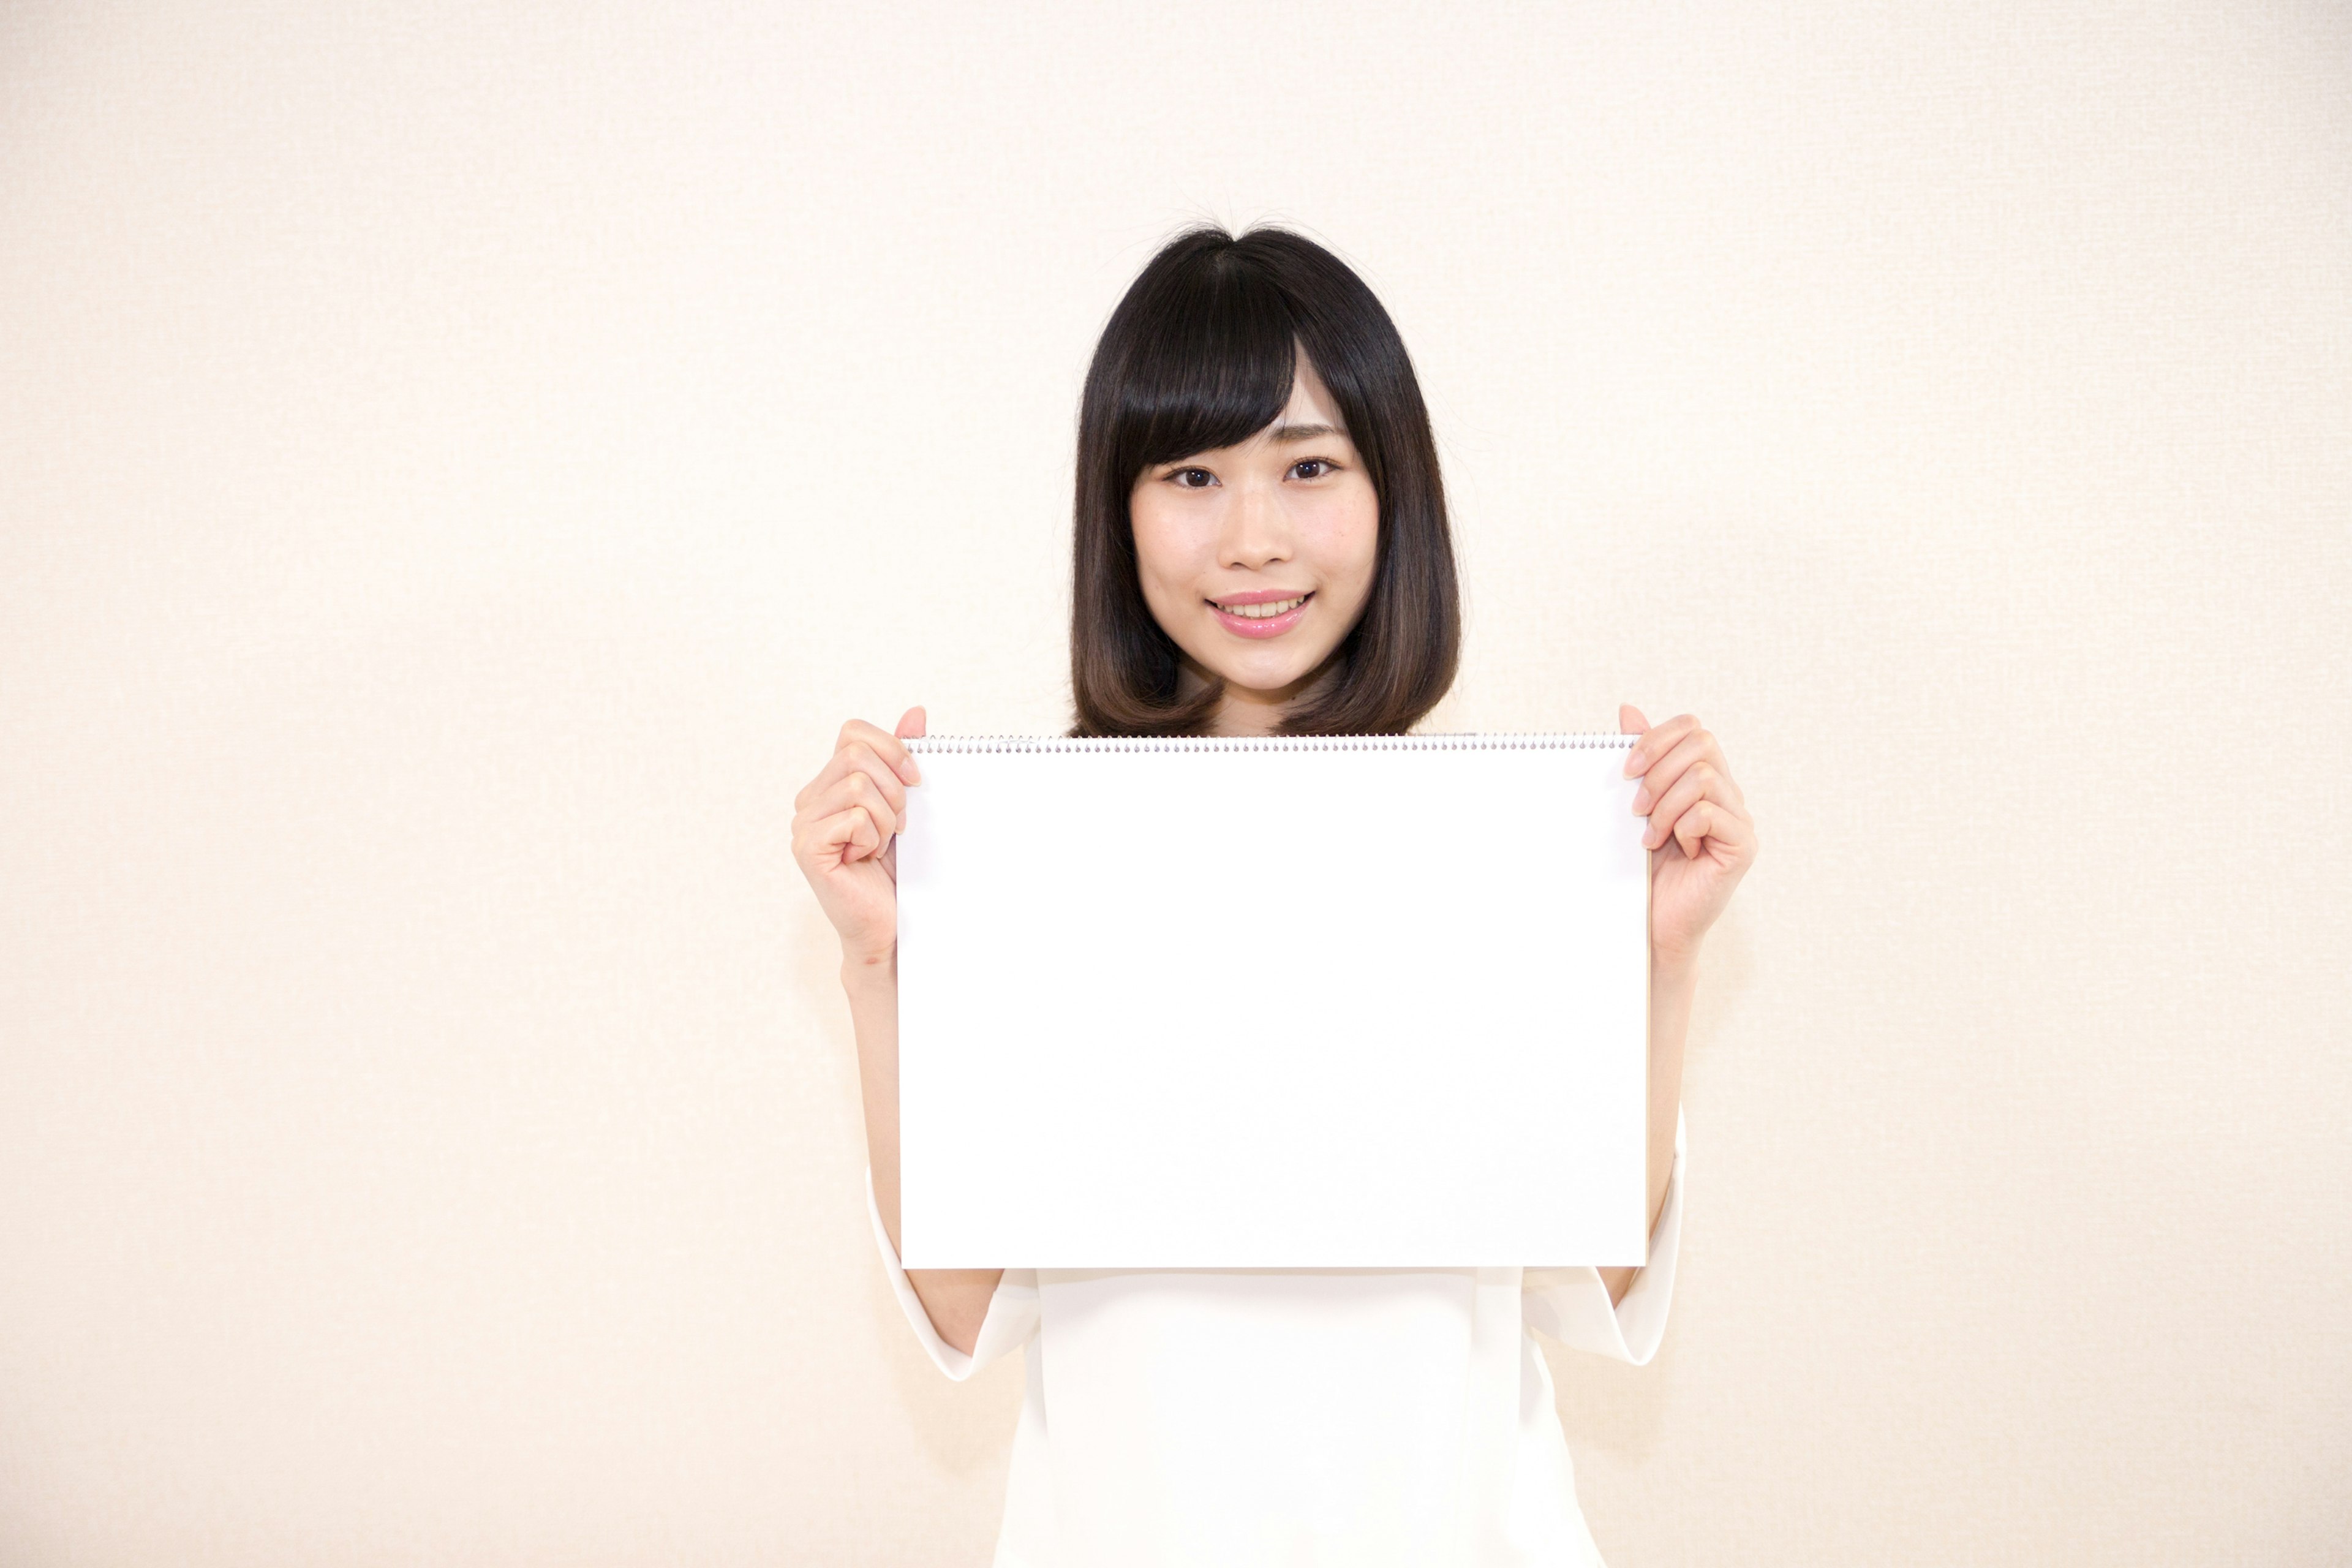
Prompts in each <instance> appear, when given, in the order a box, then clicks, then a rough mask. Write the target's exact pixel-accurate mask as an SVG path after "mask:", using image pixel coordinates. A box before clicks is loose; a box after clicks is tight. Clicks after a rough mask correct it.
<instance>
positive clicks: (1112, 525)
mask: <svg viewBox="0 0 2352 1568" xmlns="http://www.w3.org/2000/svg"><path fill="white" fill-rule="evenodd" d="M1302 349H1303V350H1304V351H1305V353H1306V355H1307V360H1308V362H1309V363H1312V364H1313V365H1314V366H1315V370H1316V373H1317V374H1318V375H1320V376H1321V377H1322V378H1323V383H1324V384H1325V385H1326V386H1328V387H1329V388H1330V391H1331V397H1332V400H1333V402H1334V403H1336V404H1337V405H1339V417H1340V418H1341V419H1342V420H1343V421H1345V422H1346V424H1347V427H1348V437H1349V439H1350V440H1351V441H1353V442H1354V443H1355V447H1356V450H1357V452H1358V453H1360V455H1361V456H1362V458H1363V461H1364V466H1365V469H1366V477H1367V478H1369V479H1370V480H1371V482H1372V489H1373V492H1374V493H1375V494H1376V495H1377V496H1378V497H1379V498H1380V523H1379V533H1378V538H1377V541H1376V544H1375V550H1376V552H1377V555H1376V560H1375V564H1374V566H1373V571H1372V585H1371V590H1370V594H1369V595H1368V596H1367V598H1366V601H1365V605H1364V611H1363V615H1362V616H1361V617H1360V619H1359V620H1358V621H1357V623H1356V626H1355V627H1354V629H1353V630H1352V631H1350V632H1349V635H1348V637H1346V638H1345V639H1344V640H1343V641H1342V642H1341V643H1340V645H1339V647H1338V648H1337V649H1336V650H1334V652H1333V655H1332V658H1334V659H1336V660H1338V661H1339V664H1340V666H1341V668H1340V670H1339V674H1338V677H1337V679H1334V680H1333V681H1332V682H1331V683H1330V684H1329V685H1328V687H1327V688H1326V689H1325V690H1323V691H1322V692H1320V693H1318V695H1317V696H1316V698H1315V699H1314V700H1312V701H1311V702H1309V703H1307V704H1304V705H1302V706H1300V707H1297V708H1294V709H1293V710H1290V711H1289V712H1287V713H1286V714H1285V715H1284V717H1283V719H1282V721H1281V723H1280V725H1279V730H1280V731H1281V732H1283V733H1286V734H1294V735H1374V734H1402V733H1403V732H1404V731H1407V730H1409V729H1411V728H1412V726H1413V724H1414V723H1416V722H1418V721H1420V719H1421V718H1422V717H1423V715H1424V714H1426V713H1427V712H1428V711H1429V710H1430V709H1432V708H1433V707H1435V706H1436V705H1437V700H1438V699H1439V698H1441V697H1443V696H1444V695H1445V690H1446V688H1447V687H1449V686H1451V685H1453V684H1454V666H1455V664H1456V662H1457V661H1458V659H1459V657H1460V651H1461V642H1462V605H1461V594H1460V589H1459V587H1458V586H1457V584H1456V582H1455V578H1454V542H1453V535H1452V532H1451V531H1450V530H1449V529H1448V527H1447V525H1446V517H1445V488H1444V483H1443V481H1442V480H1441V479H1440V478H1439V475H1438V468H1437V443H1436V440H1435V439H1434V437H1433V436H1432V435H1431V433H1430V427H1429V410H1428V408H1427V406H1426V405H1424V404H1423V402H1422V397H1421V384H1420V383H1419V382H1418V381H1416V380H1415V379H1414V377H1413V374H1412V359H1411V358H1410V357H1408V356H1407V355H1406V353H1405V349H1404V341H1403V340H1402V338H1400V337H1398V336H1397V330H1396V324H1395V323H1394V322H1392V321H1390V320H1389V314H1388V312H1387V311H1386V310H1382V309H1381V302H1380V300H1377V299H1374V298H1373V296H1372V291H1371V289H1369V288H1367V287H1365V285H1364V280H1363V279H1360V278H1359V277H1357V276H1356V274H1355V273H1354V272H1353V271H1352V270H1350V269H1349V267H1348V265H1347V263H1345V262H1343V261H1341V260H1340V259H1339V258H1338V257H1336V256H1334V255H1332V254H1331V253H1330V252H1329V251H1328V250H1326V249H1324V248H1323V247H1321V246H1319V245H1317V244H1316V243H1315V242H1314V241H1312V240H1309V239H1307V238H1305V237H1302V236H1299V235H1297V234H1293V233H1290V232H1289V231H1287V230H1285V229H1279V228H1267V227H1260V228H1253V229H1251V230H1249V231H1248V232H1247V233H1245V234H1244V235H1242V236H1241V237H1239V238H1235V237H1234V236H1233V235H1232V234H1230V233H1228V232H1227V231H1226V230H1224V229H1222V228H1217V227H1213V226H1212V227H1202V228H1195V229H1192V230H1189V231H1187V232H1186V233H1183V234H1181V235H1179V236H1177V237H1176V238H1174V239H1173V240H1171V241H1170V242H1169V243H1168V245H1167V246H1166V247H1164V248H1162V249H1161V250H1160V254H1159V255H1157V256H1155V257H1153V258H1151V261H1150V265H1149V266H1147V267H1145V268H1144V269H1143V271H1142V274H1141V275H1140V276H1139V277H1138V278H1137V279H1136V280H1135V282H1134V284H1133V285H1132V286H1130V287H1129V289H1128V291H1127V295H1126V297H1125V298H1124V299H1122V300H1119V302H1118V309H1117V310H1113V311H1112V312H1111V317H1110V321H1109V323H1108V325H1107V326H1105V327H1104V329H1103V335H1102V342H1100V343H1099V344H1097V346H1096V349H1095V357H1094V363H1093V364H1092V365H1091V366H1089V367H1088V369H1087V384H1086V392H1085V395H1084V396H1083V398H1082V400H1081V401H1080V404H1079V410H1078V461H1077V518H1076V524H1077V528H1076V580H1075V583H1074V584H1073V587H1074V592H1073V594H1072V605H1071V616H1070V689H1071V696H1072V699H1073V700H1074V704H1075V706H1076V710H1077V718H1076V722H1075V723H1074V724H1072V725H1071V727H1070V733H1071V734H1073V735H1187V734H1198V733H1201V732H1202V731H1204V730H1206V729H1207V727H1208V725H1209V721H1210V720H1211V718H1212V717H1213V715H1214V713H1215V712H1216V710H1217V702H1218V699H1219V698H1220V697H1221V696H1222V695H1223V683H1222V682H1220V681H1216V680H1212V681H1211V683H1210V686H1209V688H1208V689H1206V690H1204V691H1201V692H1197V693H1195V694H1194V695H1193V696H1192V698H1191V699H1190V700H1180V699H1179V697H1178V695H1177V690H1178V686H1177V672H1178V668H1179V665H1178V651H1177V647H1176V644H1175V643H1174V642H1173V641H1172V640H1171V638H1170V637H1169V636H1168V634H1167V633H1166V632H1164V631H1162V630H1160V624H1159V623H1158V622H1157V621H1155V620H1153V619H1152V616H1151V610H1150V606H1149V605H1146V604H1145V603H1144V599H1143V586H1142V584H1141V583H1140V581H1139V579H1138V576H1137V573H1136V559H1135V526H1134V519H1133V517H1132V515H1131V514H1130V512H1129V509H1128V501H1129V496H1130V495H1132V493H1133V492H1134V489H1135V482H1136V480H1137V479H1139V477H1141V475H1142V474H1143V472H1144V470H1145V469H1146V468H1150V467H1151V466H1152V465H1153V464H1155V463H1166V462H1171V461H1173V460H1174V459H1176V458H1185V457H1190V456H1192V454H1193V453H1195V452H1204V451H1209V450H1211V449H1213V448H1215V447H1230V446H1233V445H1235V444H1237V443H1239V442H1242V441H1245V440H1247V439H1248V438H1249V437H1251V436H1254V435H1255V434H1256V433H1257V432H1258V431H1260V430H1263V429H1265V427H1266V426H1269V425H1271V424H1273V423H1274V421H1275V419H1276V417H1277V416H1279V415H1280V414H1281V413H1282V411H1283V409H1284V407H1285V406H1286V405H1288V403H1289V401H1290V383H1291V377H1292V373H1293V370H1294V368H1295V363H1296V355H1297V353H1298V352H1299V351H1300V350H1302Z"/></svg>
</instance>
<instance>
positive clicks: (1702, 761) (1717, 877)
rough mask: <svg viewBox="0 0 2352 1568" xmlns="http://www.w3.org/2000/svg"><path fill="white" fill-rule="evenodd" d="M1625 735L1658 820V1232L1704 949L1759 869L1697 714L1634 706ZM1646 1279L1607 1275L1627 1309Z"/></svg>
mask: <svg viewBox="0 0 2352 1568" xmlns="http://www.w3.org/2000/svg"><path fill="white" fill-rule="evenodd" d="M1617 727H1618V728H1619V729H1620V730H1621V731H1623V732H1625V733H1626V734H1629V735H1639V736H1641V739H1640V740H1639V741H1636V742H1634V743H1633V749H1632V750H1631V751H1630V752H1627V753H1626V757H1625V774H1626V776H1627V777H1628V778H1638V779H1640V780H1641V781H1642V784H1641V787H1640V788H1639V789H1638V790H1636V791H1635V792H1634V795H1633V809H1634V811H1635V812H1637V813H1639V814H1640V815H1642V816H1646V817H1648V818H1649V819H1650V825H1649V826H1648V827H1647V828H1645V829H1643V835H1642V843H1643V847H1646V848H1648V849H1650V850H1652V851H1653V853H1652V855H1651V857H1650V1164H1649V1176H1650V1194H1649V1195H1650V1211H1649V1212H1650V1228H1651V1230H1652V1231H1653V1232H1654V1231H1655V1230H1656V1229H1657V1227H1658V1216H1659V1214H1660V1211H1662V1210H1663V1209H1664V1207H1665V1203H1666V1180H1667V1178H1668V1177H1669V1176H1670V1175H1672V1174H1673V1173H1674V1164H1675V1118H1676V1117H1677V1115H1678V1114H1679V1113H1680V1110H1681V1108H1682V1099H1683V1047H1684V1044H1685V1041H1687V1039H1688V1038H1689V1036H1690V1015H1691V996H1692V994H1693V993H1694V992H1695V991H1696V989H1697V986H1698V949H1699V943H1700V942H1701V941H1702V940H1703V939H1704V938H1705V937H1706V931H1707V928H1708V927H1709V926H1712V925H1713V924H1714V923H1715V921H1716V917H1717V916H1718V915H1720V914H1722V913H1723V909H1724V905H1726V904H1727V903H1728V902H1729V901H1730V900H1731V890H1732V889H1734V888H1736V887H1738V885H1739V879H1740V878H1742V877H1744V876H1746V875H1747V874H1748V867H1749V866H1750V865H1752V864H1754V863H1755V859H1756V823H1755V820H1754V819H1753V818H1751V817H1750V816H1748V803H1747V801H1746V800H1745V799H1744V798H1743V797H1742V796H1741V795H1740V793H1739V786H1738V784H1734V783H1732V781H1731V769H1730V766H1729V764H1728V763H1726V762H1725V761H1724V756H1723V747H1722V746H1721V744H1720V743H1718V742H1717V740H1716V738H1715V737H1714V736H1713V735H1711V734H1709V733H1707V731H1705V730H1703V729H1701V728H1700V727H1699V721H1697V720H1696V718H1694V717H1693V716H1691V715H1690V714H1688V713H1685V714H1681V715H1679V716H1678V717H1675V718H1673V719H1669V720H1667V721H1665V722H1664V723H1663V724H1659V725H1656V726H1653V725H1652V724H1651V723H1650V721H1648V720H1647V719H1644V718H1643V717H1642V710H1640V709H1638V708H1635V707H1634V706H1633V705H1632V704H1631V703H1628V704H1626V705H1625V706H1623V707H1622V708H1620V709H1619V710H1617ZM1636 1272H1637V1270H1634V1269H1632V1268H1603V1269H1601V1283H1603V1284H1604V1285H1606V1286H1608V1288H1609V1300H1611V1301H1612V1302H1614V1301H1618V1300H1622V1299H1623V1298H1624V1295H1625V1292H1626V1290H1627V1289H1629V1288H1631V1287H1632V1285H1633V1276H1634V1274H1635V1273H1636Z"/></svg>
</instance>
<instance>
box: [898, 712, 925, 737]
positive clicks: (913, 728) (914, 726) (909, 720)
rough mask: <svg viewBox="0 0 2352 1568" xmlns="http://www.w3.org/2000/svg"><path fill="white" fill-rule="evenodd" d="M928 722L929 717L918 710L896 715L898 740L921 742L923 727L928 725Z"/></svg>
mask: <svg viewBox="0 0 2352 1568" xmlns="http://www.w3.org/2000/svg"><path fill="white" fill-rule="evenodd" d="M929 721H930V717H929V715H928V714H926V713H925V712H924V711H923V710H921V709H920V708H909V709H908V710H906V711H905V712H904V713H901V714H899V715H898V738H899V739H900V740H902V741H919V740H921V739H922V738H923V726H924V725H925V724H928V723H929Z"/></svg>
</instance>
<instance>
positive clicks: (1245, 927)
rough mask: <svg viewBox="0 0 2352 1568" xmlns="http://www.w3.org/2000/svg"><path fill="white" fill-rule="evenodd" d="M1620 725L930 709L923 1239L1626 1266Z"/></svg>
mask: <svg viewBox="0 0 2352 1568" xmlns="http://www.w3.org/2000/svg"><path fill="white" fill-rule="evenodd" d="M1631 744H1632V737H1629V736H1622V735H1438V736H1382V737H1352V738H1350V737H1328V738H1303V737H1302V738H1295V739H1276V740H1263V741H1241V740H1234V741H1213V740H1112V741H1092V740H1088V741H1071V740H1058V739H1024V738H1018V737H1001V738H982V739H962V738H949V737H937V738H933V739H930V740H928V741H914V742H909V748H910V749H911V750H912V751H913V752H915V753H916V760H917V763H918V764H919V767H920V768H921V770H922V780H923V782H922V783H921V784H919V785H918V786H916V787H915V788H914V789H911V790H909V791H908V802H909V804H908V816H907V825H906V831H905V832H904V834H903V835H902V836H901V837H900V838H899V840H898V1060H899V1076H898V1106H899V1130H900V1162H901V1185H902V1199H901V1205H902V1207H901V1225H902V1231H901V1238H900V1239H901V1247H902V1251H903V1255H904V1260H905V1262H906V1264H907V1266H908V1267H909V1268H999V1267H1005V1268H1349V1267H1353V1268H1453V1267H1463V1266H1509V1265H1514V1264H1517V1265H1526V1266H1530V1267H1540V1266H1553V1265H1570V1264H1584V1263H1591V1264H1604V1265H1605V1264H1639V1263H1642V1262H1643V1261H1645V1252H1646V1247H1647V1242H1648V1226H1647V1224H1646V1220H1647V1215H1646V1212H1645V1210H1646V1206H1647V1205H1646V1201H1645V1186H1646V1183H1645V1180H1644V1168H1643V1159H1644V1125H1643V1123H1644V1110H1645V1100H1646V1094H1647V1075H1648V1049H1647V1046H1648V1011H1649V973H1650V971H1649V852H1648V851H1646V850H1644V849H1643V847H1642V844H1641V835H1642V830H1643V826H1644V822H1643V818H1641V817H1639V816H1635V815H1634V814H1633V792H1634V787H1635V784H1634V781H1633V780H1630V779H1627V778H1625V777H1624V776H1623V772H1624V763H1625V754H1626V751H1627V748H1628V747H1629V746H1630V745H1631Z"/></svg>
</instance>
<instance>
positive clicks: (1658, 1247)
mask: <svg viewBox="0 0 2352 1568" xmlns="http://www.w3.org/2000/svg"><path fill="white" fill-rule="evenodd" d="M1682 1237H1683V1118H1682V1112H1681V1111H1679V1110H1677V1111H1675V1165H1674V1169H1673V1170H1672V1171H1670V1172H1668V1173H1667V1174H1666V1202H1665V1206H1664V1207H1663V1208H1661V1209H1660V1210H1659V1211H1658V1226H1657V1228H1656V1229H1655V1230H1654V1231H1652V1232H1651V1233H1650V1261H1649V1262H1648V1263H1647V1264H1646V1265H1644V1266H1643V1268H1640V1269H1639V1270H1637V1271H1636V1272H1635V1273H1634V1275H1633V1283H1632V1284H1631V1285H1629V1286H1627V1287H1626V1288H1625V1295H1624V1299H1623V1300H1620V1301H1619V1302H1618V1303H1617V1304H1616V1305H1615V1306H1613V1307H1612V1306H1611V1305H1610V1304H1609V1287H1608V1286H1606V1285H1604V1284H1602V1283H1601V1271H1600V1270H1599V1269H1597V1268H1530V1269H1528V1271H1527V1275H1526V1279H1525V1291H1526V1294H1525V1298H1524V1305H1525V1308H1526V1313H1527V1325H1528V1327H1529V1328H1531V1329H1533V1330H1535V1331H1537V1332H1538V1333H1542V1334H1549V1336H1551V1337H1552V1338H1553V1339H1556V1340H1558V1341H1559V1342H1560V1343H1562V1344H1564V1345H1566V1346H1568V1347H1569V1348H1570V1349H1571V1350H1580V1351H1591V1352H1592V1353H1593V1354H1595V1355H1605V1356H1610V1357H1612V1358H1614V1359H1616V1360H1618V1361H1629V1362H1632V1363H1633V1364H1634V1365H1635V1366H1646V1365H1648V1364H1649V1361H1650V1358H1651V1357H1652V1356H1654V1355H1655V1354H1657V1353H1658V1342H1659V1341H1660V1340H1662V1339H1664V1337H1665V1333H1666V1308H1667V1306H1668V1304H1669V1303H1671V1302H1672V1301H1673V1300H1674V1298H1675V1255H1676V1254H1677V1253H1679V1252H1680V1251H1681V1250H1682Z"/></svg>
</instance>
